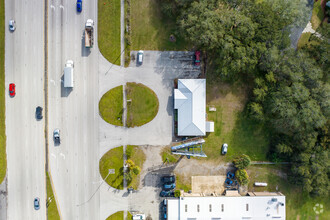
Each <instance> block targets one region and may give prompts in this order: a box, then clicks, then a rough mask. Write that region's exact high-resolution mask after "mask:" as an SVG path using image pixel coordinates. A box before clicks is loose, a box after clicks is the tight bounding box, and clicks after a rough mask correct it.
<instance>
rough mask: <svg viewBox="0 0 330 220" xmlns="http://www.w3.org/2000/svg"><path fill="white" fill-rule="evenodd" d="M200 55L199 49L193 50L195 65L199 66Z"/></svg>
mask: <svg viewBox="0 0 330 220" xmlns="http://www.w3.org/2000/svg"><path fill="white" fill-rule="evenodd" d="M200 55H201V52H200V51H195V66H199V65H200V64H201V60H200Z"/></svg>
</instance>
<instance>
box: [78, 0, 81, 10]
mask: <svg viewBox="0 0 330 220" xmlns="http://www.w3.org/2000/svg"><path fill="white" fill-rule="evenodd" d="M81 11H82V0H77V12H81Z"/></svg>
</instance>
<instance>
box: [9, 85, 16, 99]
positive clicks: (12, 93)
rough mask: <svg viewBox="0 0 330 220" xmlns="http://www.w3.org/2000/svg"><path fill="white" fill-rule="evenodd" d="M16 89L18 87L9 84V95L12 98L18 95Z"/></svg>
mask: <svg viewBox="0 0 330 220" xmlns="http://www.w3.org/2000/svg"><path fill="white" fill-rule="evenodd" d="M15 87H16V86H15V84H14V83H10V84H9V95H10V96H15V95H16V91H15Z"/></svg>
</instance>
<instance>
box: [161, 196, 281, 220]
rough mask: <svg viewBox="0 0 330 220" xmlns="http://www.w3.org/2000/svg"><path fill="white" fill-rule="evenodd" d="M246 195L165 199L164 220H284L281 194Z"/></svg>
mask: <svg viewBox="0 0 330 220" xmlns="http://www.w3.org/2000/svg"><path fill="white" fill-rule="evenodd" d="M249 194H250V196H238V197H237V196H236V197H231V196H219V197H214V196H212V197H180V198H179V199H168V201H167V216H168V219H169V220H225V219H230V220H231V219H233V220H234V219H240V220H241V219H257V220H267V219H269V220H270V219H273V220H275V219H278V220H285V196H284V195H283V194H281V193H264V194H261V195H258V194H254V193H249Z"/></svg>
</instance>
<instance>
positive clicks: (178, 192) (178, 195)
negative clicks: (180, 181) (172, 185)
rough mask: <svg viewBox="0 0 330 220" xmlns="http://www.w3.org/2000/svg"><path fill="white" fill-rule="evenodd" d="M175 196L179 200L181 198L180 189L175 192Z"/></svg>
mask: <svg viewBox="0 0 330 220" xmlns="http://www.w3.org/2000/svg"><path fill="white" fill-rule="evenodd" d="M174 196H175V197H177V198H178V197H180V196H181V192H180V190H178V189H177V190H175V191H174Z"/></svg>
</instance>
